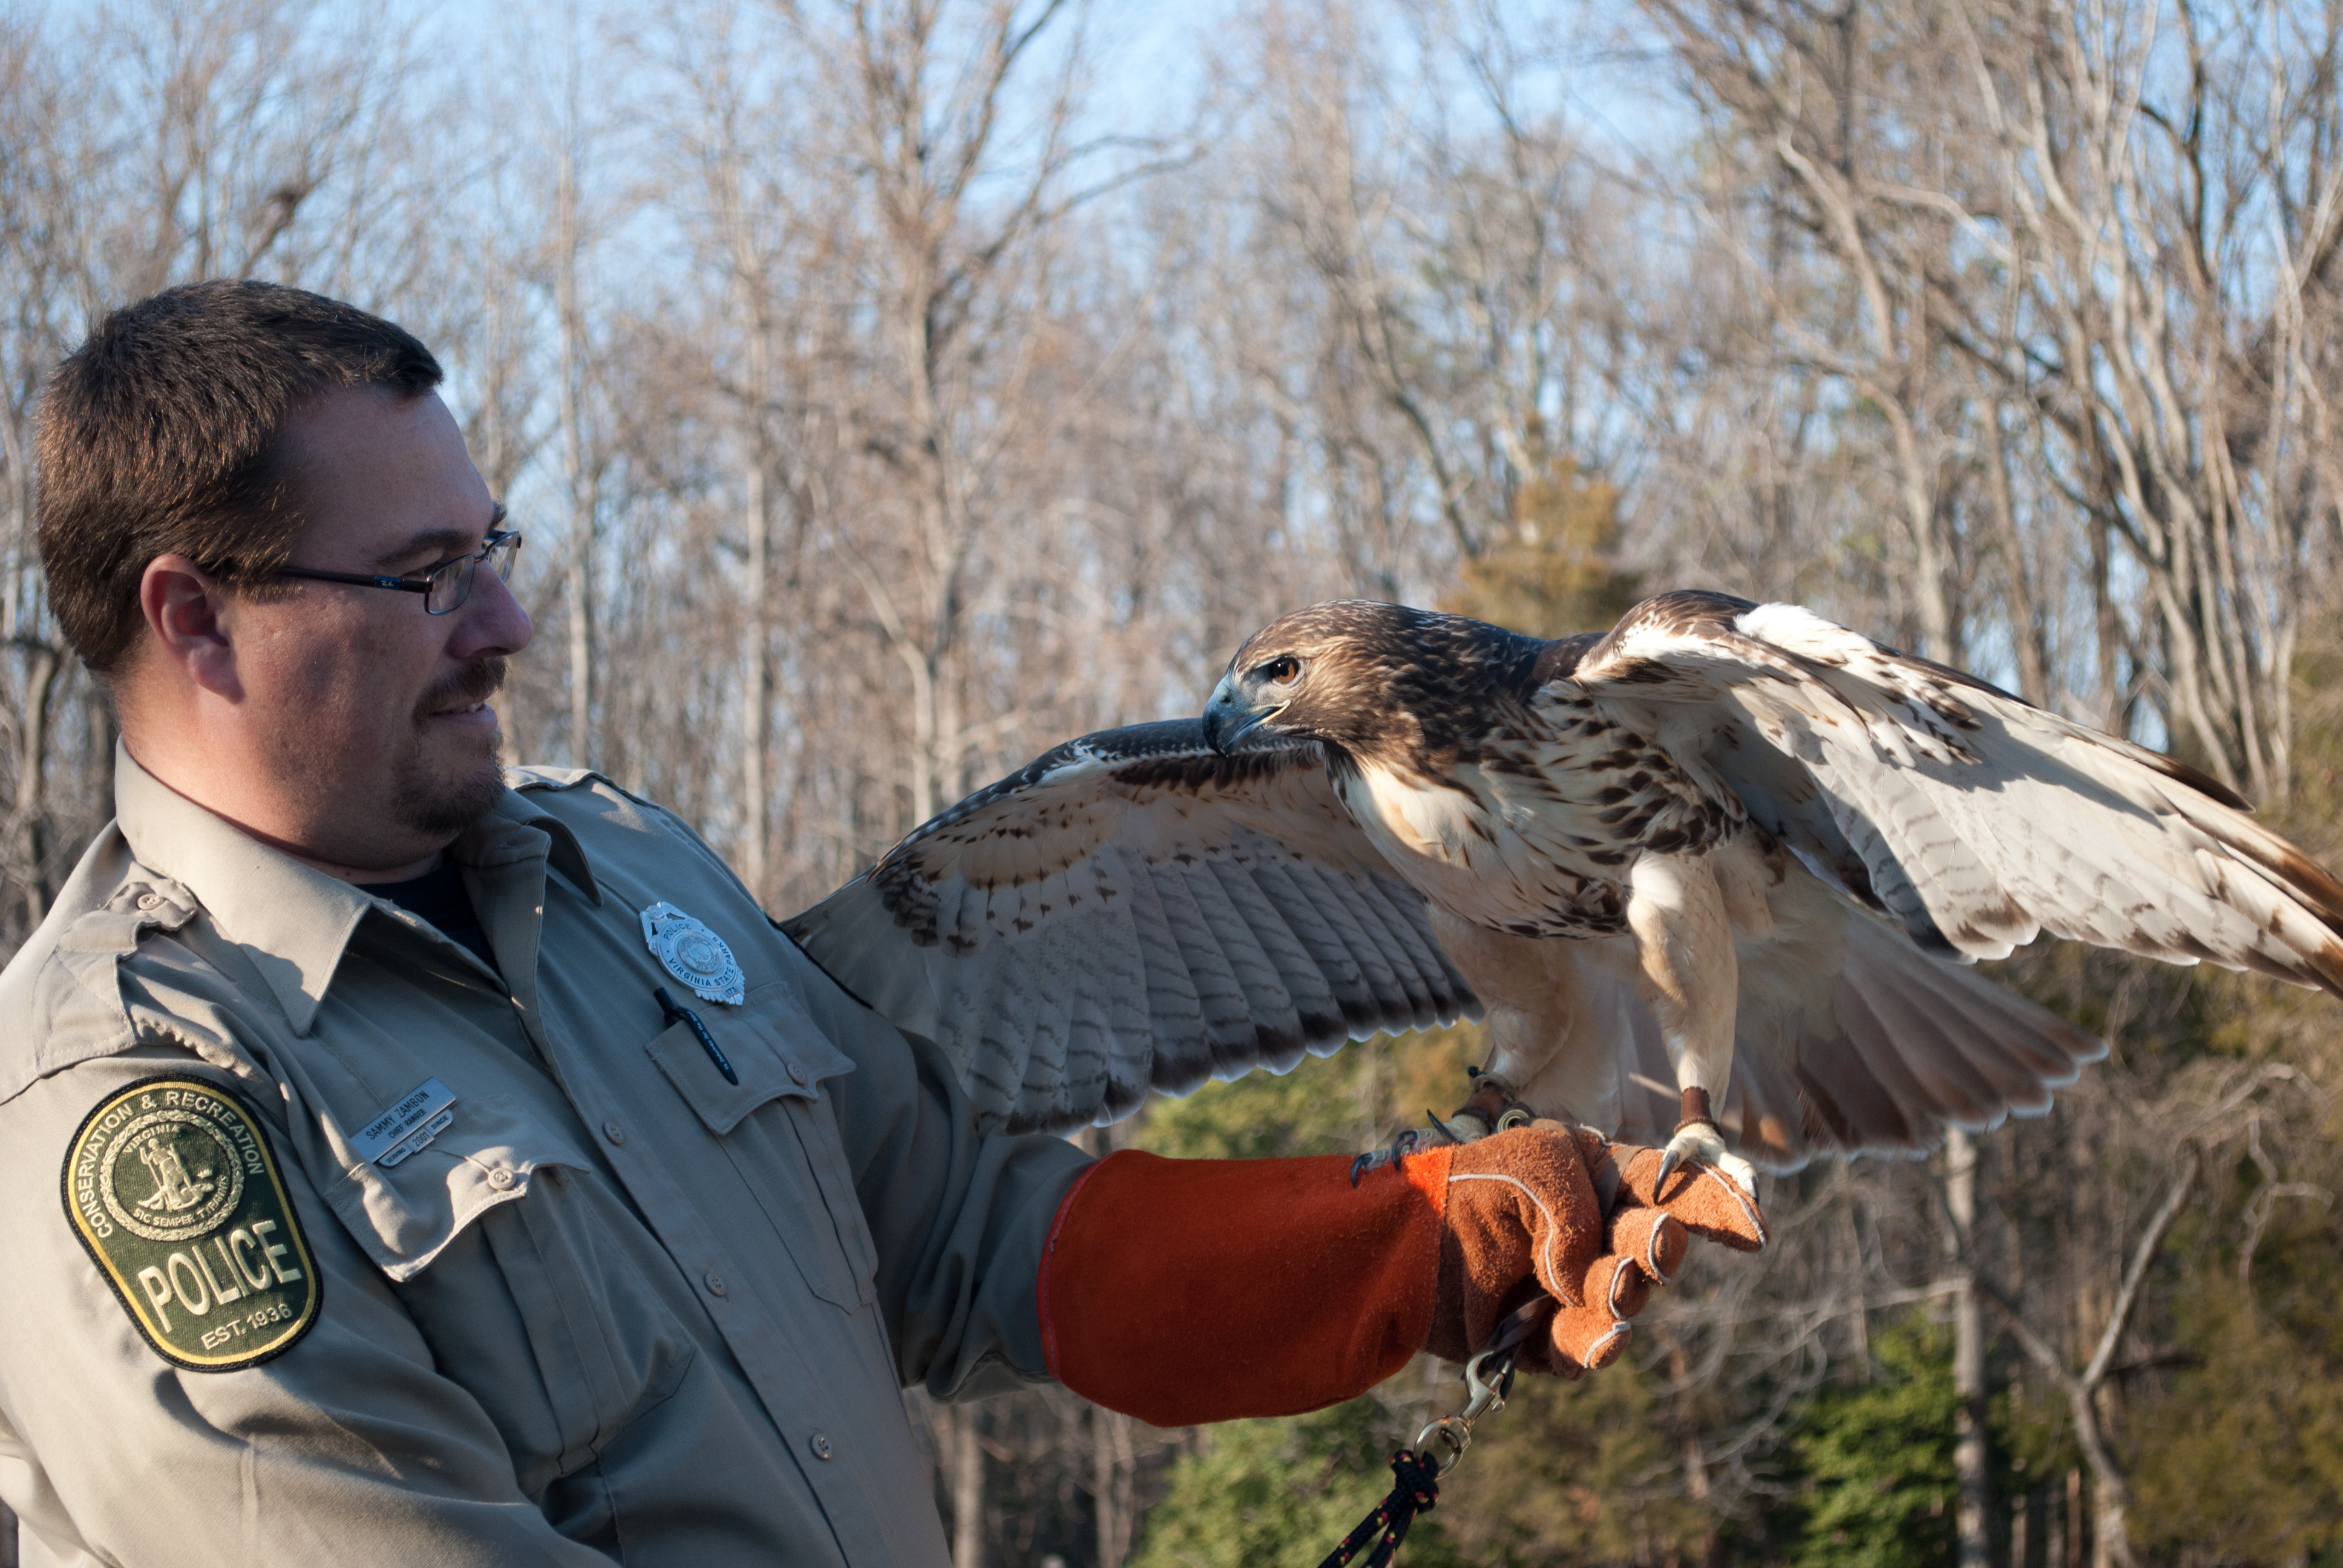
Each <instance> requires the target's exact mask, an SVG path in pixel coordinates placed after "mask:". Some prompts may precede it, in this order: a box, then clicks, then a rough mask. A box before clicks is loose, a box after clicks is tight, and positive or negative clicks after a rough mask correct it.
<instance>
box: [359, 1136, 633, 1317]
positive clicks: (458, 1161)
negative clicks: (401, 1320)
mask: <svg viewBox="0 0 2343 1568" xmlns="http://www.w3.org/2000/svg"><path fill="white" fill-rule="evenodd" d="M450 1114H451V1115H452V1116H453V1117H454V1120H453V1121H451V1122H449V1124H448V1125H447V1127H446V1128H444V1129H442V1130H441V1131H440V1132H439V1134H438V1135H437V1137H435V1138H434V1139H432V1141H430V1142H429V1143H428V1144H426V1145H425V1146H424V1147H423V1148H421V1149H419V1150H417V1151H415V1152H414V1153H412V1154H410V1155H408V1156H407V1158H406V1159H404V1160H402V1161H399V1162H398V1163H397V1164H396V1165H393V1166H389V1167H387V1168H386V1167H384V1166H382V1165H379V1164H376V1163H373V1162H367V1163H365V1164H361V1165H359V1166H358V1167H357V1169H356V1170H355V1171H348V1172H347V1173H346V1174H345V1175H344V1177H343V1179H342V1180H341V1181H337V1182H336V1183H334V1185H333V1187H332V1188H331V1189H330V1190H329V1191H327V1195H326V1201H327V1203H328V1204H329V1205H330V1206H331V1207H332V1208H333V1211H334V1212H335V1213H336V1214H337V1215H338V1216H339V1217H340V1219H341V1221H342V1223H343V1225H344V1226H346V1227H347V1229H348V1231H349V1232H350V1234H351V1235H353V1236H355V1237H357V1242H358V1245H359V1246H361V1247H363V1248H365V1249H366V1251H367V1255H368V1256H369V1257H371V1258H373V1259H374V1261H375V1264H376V1266H377V1267H378V1268H380V1269H381V1270H382V1271H383V1272H384V1273H385V1274H387V1275H388V1276H389V1277H390V1278H391V1279H392V1280H394V1281H397V1282H400V1283H405V1282H407V1281H408V1280H411V1279H413V1278H414V1277H415V1276H416V1275H417V1274H419V1273H421V1272H422V1271H424V1270H425V1269H426V1268H427V1267H429V1266H430V1263H431V1260H433V1259H434V1258H436V1257H437V1256H438V1255H439V1254H440V1252H441V1251H445V1250H446V1248H447V1243H448V1242H450V1241H454V1240H455V1239H456V1238H457V1237H458V1235H460V1234H461V1233H462V1232H463V1229H464V1227H465V1226H467V1225H468V1224H470V1223H471V1222H472V1221H474V1220H476V1219H478V1218H479V1217H480V1216H481V1215H482V1214H484V1213H486V1212H488V1211H489V1210H490V1209H493V1208H495V1207H496V1206H497V1205H498V1204H499V1203H508V1202H510V1201H512V1200H514V1199H516V1198H519V1197H523V1196H525V1195H527V1193H528V1183H529V1179H530V1177H531V1176H532V1175H533V1174H534V1173H535V1172H536V1171H538V1170H540V1169H542V1168H544V1167H546V1166H548V1165H567V1166H568V1167H569V1168H570V1169H572V1170H574V1171H592V1170H593V1169H594V1164H593V1161H591V1160H590V1159H589V1158H588V1157H587V1156H586V1155H585V1154H583V1153H581V1152H579V1151H578V1148H577V1146H576V1144H575V1143H574V1142H572V1141H570V1140H569V1139H568V1138H566V1137H564V1136H563V1135H562V1134H561V1133H560V1132H558V1131H555V1130H554V1129H552V1128H550V1127H548V1126H547V1125H546V1124H545V1123H544V1122H543V1121H541V1120H539V1119H538V1117H537V1116H535V1115H534V1114H532V1113H531V1112H530V1111H529V1109H528V1106H527V1105H526V1104H525V1103H524V1102H522V1101H519V1100H518V1099H515V1098H513V1097H511V1096H508V1095H501V1094H483V1095H471V1096H465V1097H462V1098H459V1099H458V1100H457V1101H456V1103H455V1104H454V1105H453V1106H452V1107H451V1108H450Z"/></svg>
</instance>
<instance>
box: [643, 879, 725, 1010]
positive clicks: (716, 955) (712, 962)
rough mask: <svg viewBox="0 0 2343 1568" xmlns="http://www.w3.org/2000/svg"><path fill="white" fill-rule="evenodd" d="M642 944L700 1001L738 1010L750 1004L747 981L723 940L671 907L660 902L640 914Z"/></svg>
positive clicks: (664, 902) (696, 921)
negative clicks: (643, 942) (717, 1002)
mask: <svg viewBox="0 0 2343 1568" xmlns="http://www.w3.org/2000/svg"><path fill="white" fill-rule="evenodd" d="M643 940H645V941H647V942H649V944H650V949H651V951H652V952H653V953H654V954H656V955H657V956H658V958H659V962H661V963H663V964H665V965H666V966H667V972H668V973H669V974H671V975H673V976H674V977H675V978H676V979H678V980H681V981H682V982H683V983H684V984H686V985H688V986H689V987H690V988H691V990H692V994H693V995H694V996H697V997H698V998H699V1000H702V1001H720V1002H722V1003H724V1004H725V1005H726V1006H728V1007H739V1005H740V1004H741V1003H742V1002H744V1001H746V1000H749V988H748V980H747V979H746V978H745V977H744V976H743V975H742V974H741V973H740V966H739V963H737V962H735V961H734V960H733V958H732V950H731V949H730V948H728V947H726V946H725V945H724V939H723V938H722V937H719V936H718V935H717V934H716V933H715V932H714V931H711V930H709V929H708V928H707V927H706V926H704V925H702V924H700V923H699V921H698V920H693V919H692V918H691V917H690V916H689V915H687V914H685V913H684V912H683V911H682V910H679V909H677V908H676V907H675V906H674V905H673V904H670V903H668V902H666V901H665V900H661V901H660V902H659V903H656V904H653V905H652V906H651V907H650V908H649V909H648V910H644V911H643Z"/></svg>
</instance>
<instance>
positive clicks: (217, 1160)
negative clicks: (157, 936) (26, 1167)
mask: <svg viewBox="0 0 2343 1568" xmlns="http://www.w3.org/2000/svg"><path fill="white" fill-rule="evenodd" d="M64 1195H65V1218H66V1221H67V1222H68V1223H70V1224H71V1225H72V1226H73V1228H74V1233H75V1235H77V1236H79V1237H80V1238H81V1244H82V1246H83V1248H84V1249H85V1251H88V1253H89V1255H90V1257H91V1258H92V1259H93V1260H94V1261H96V1264H97V1267H98V1271H99V1272H101V1273H103V1274H104V1275H105V1276H106V1282H107V1283H108V1284H110V1285H112V1286H113V1287H114V1293H115V1294H116V1296H119V1297H120V1298H121V1299H122V1304H123V1306H124V1308H125V1309H126V1310H127V1311H128V1312H129V1313H130V1321H131V1322H134V1323H136V1324H137V1325H138V1332H140V1333H141V1334H143V1335H145V1336H146V1342H147V1343H148V1344H150V1345H152V1346H154V1347H155V1352H156V1354H157V1355H159V1356H161V1357H162V1358H163V1359H164V1360H165V1361H166V1362H170V1363H171V1364H172V1365H173V1366H176V1367H185V1368H186V1369H187V1370H188V1371H189V1372H234V1371H236V1370H237V1369H238V1368H240V1367H248V1366H256V1365H258V1364H259V1363H260V1362H265V1361H267V1360H269V1359H270V1358H271V1357H274V1356H278V1355H282V1354H283V1353H284V1352H286V1351H287V1350H290V1349H291V1348H292V1346H293V1342H295V1341H296V1340H298V1339H299V1338H300V1337H301V1336H302V1335H303V1334H305V1333H307V1332H309V1326H310V1325H311V1324H312V1323H314V1322H317V1306H318V1302H319V1300H320V1298H321V1297H322V1295H323V1293H324V1282H323V1281H321V1280H320V1279H319V1278H318V1277H317V1263H316V1261H315V1260H313V1259H312V1258H311V1257H310V1255H309V1243H308V1240H307V1238H306V1237H304V1236H303V1235H302V1234H301V1227H300V1224H299V1222H298V1221H296V1220H295V1219H294V1217H293V1202H292V1200H291V1198H290V1197H288V1196H287V1193H286V1191H285V1182H284V1181H283V1179H282V1178H280V1177H279V1176H278V1175H277V1156H276V1155H275V1153H274V1152H272V1151H270V1149H269V1147H268V1139H267V1136H266V1134H265V1133H264V1132H263V1131H261V1127H260V1123H259V1121H258V1120H257V1119H256V1118H255V1117H254V1115H253V1114H252V1112H251V1111H248V1110H246V1108H245V1106H244V1104H243V1102H242V1101H239V1100H237V1099H236V1096H234V1095H233V1094H231V1093H229V1092H228V1091H226V1090H225V1089H223V1088H221V1087H220V1086H219V1085H217V1084H215V1083H207V1082H205V1081H203V1080H201V1079H195V1078H149V1079H146V1080H144V1081H140V1082H137V1083H134V1084H132V1085H130V1086H129V1087H128V1088H127V1089H124V1090H121V1091H117V1092H116V1093H113V1094H110V1095H108V1096H106V1099H104V1100H102V1101H99V1102H98V1104H97V1107H96V1109H95V1110H93V1111H91V1112H90V1113H89V1115H88V1116H87V1117H86V1118H85V1119H84V1120H83V1121H82V1124H81V1129H80V1131H77V1132H75V1134H74V1138H73V1142H72V1143H70V1144H69V1145H67V1146H66V1151H65V1178H64Z"/></svg>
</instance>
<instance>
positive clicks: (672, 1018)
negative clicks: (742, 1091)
mask: <svg viewBox="0 0 2343 1568" xmlns="http://www.w3.org/2000/svg"><path fill="white" fill-rule="evenodd" d="M651 995H652V996H653V997H655V998H657V999H658V1000H659V1006H660V1008H661V1009H663V1010H665V1011H666V1013H667V1020H668V1022H669V1023H671V1024H672V1023H688V1024H689V1025H691V1032H692V1033H694V1034H696V1035H698V1036H699V1043H700V1044H701V1045H702V1046H703V1047H705V1048H706V1049H707V1051H708V1060H710V1061H712V1062H714V1063H715V1064H716V1070H717V1071H719V1072H720V1073H722V1074H723V1075H724V1081H725V1082H727V1083H731V1084H738V1083H739V1081H740V1075H739V1073H737V1072H734V1071H733V1070H732V1064H731V1063H730V1062H729V1061H727V1060H724V1052H723V1050H722V1049H721V1048H719V1046H718V1045H717V1043H716V1037H715V1036H714V1035H712V1034H710V1033H709V1032H708V1026H707V1025H706V1024H704V1023H702V1022H700V1021H699V1014H698V1013H696V1012H694V1011H692V1010H690V1009H689V1008H688V1007H678V1006H676V1005H675V998H673V997H671V996H669V995H668V994H667V987H665V986H657V987H654V988H653V989H652V990H651Z"/></svg>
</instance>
